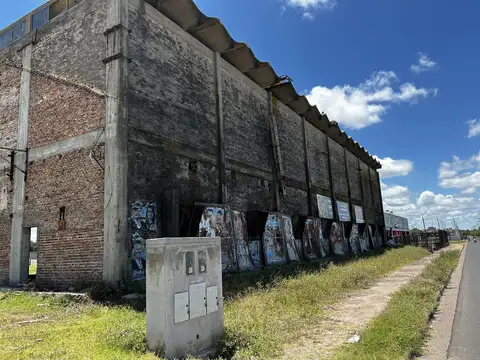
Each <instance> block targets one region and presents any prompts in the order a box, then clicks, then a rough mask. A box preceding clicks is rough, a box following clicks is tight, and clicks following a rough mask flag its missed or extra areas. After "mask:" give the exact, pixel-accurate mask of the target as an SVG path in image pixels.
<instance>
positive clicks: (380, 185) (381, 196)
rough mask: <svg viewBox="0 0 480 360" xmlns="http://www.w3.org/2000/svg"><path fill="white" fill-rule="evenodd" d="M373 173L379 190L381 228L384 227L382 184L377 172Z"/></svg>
mask: <svg viewBox="0 0 480 360" xmlns="http://www.w3.org/2000/svg"><path fill="white" fill-rule="evenodd" d="M375 172H376V174H377V182H378V187H379V189H378V190H380V207H381V209H382V225H383V227H385V211H384V210H383V195H382V184H381V183H380V174H379V173H378V171H377V170H376V171H375Z"/></svg>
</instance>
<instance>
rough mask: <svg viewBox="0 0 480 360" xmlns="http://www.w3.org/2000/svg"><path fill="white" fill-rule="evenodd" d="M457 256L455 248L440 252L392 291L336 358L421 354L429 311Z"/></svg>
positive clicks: (339, 359) (393, 356) (448, 276)
mask: <svg viewBox="0 0 480 360" xmlns="http://www.w3.org/2000/svg"><path fill="white" fill-rule="evenodd" d="M459 257H460V251H458V250H455V251H448V252H443V253H442V254H441V255H440V257H439V258H437V259H436V260H435V261H433V262H432V263H430V264H429V265H428V266H427V267H426V268H425V270H424V271H423V273H422V274H421V275H420V276H419V277H418V278H416V279H414V280H413V281H412V282H410V283H409V284H408V285H406V286H405V287H404V288H402V289H401V290H400V291H398V292H397V293H395V294H394V295H393V296H392V299H391V300H390V302H389V304H388V306H387V309H386V310H385V311H384V312H383V313H382V314H381V315H379V316H378V317H377V318H375V319H374V320H373V322H372V323H371V324H370V326H369V327H368V328H367V329H366V330H365V331H363V332H362V333H361V334H360V339H361V340H360V342H359V343H357V344H353V345H345V346H344V347H343V348H342V349H341V350H340V352H339V354H338V355H337V356H336V357H335V360H349V359H355V360H362V359H378V360H382V359H385V360H387V359H388V360H396V359H399V360H400V359H402V360H403V359H406V358H407V357H408V356H409V355H415V356H419V355H421V352H422V348H423V346H424V341H425V338H426V337H427V335H428V329H429V320H430V314H431V313H432V312H433V311H434V310H435V309H436V307H437V306H438V294H439V292H440V291H441V290H442V289H443V288H444V287H445V286H446V285H447V283H448V281H449V278H450V275H451V273H452V271H453V270H454V269H455V268H456V266H457V264H458V259H459Z"/></svg>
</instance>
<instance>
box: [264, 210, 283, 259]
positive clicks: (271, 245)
mask: <svg viewBox="0 0 480 360" xmlns="http://www.w3.org/2000/svg"><path fill="white" fill-rule="evenodd" d="M263 250H264V252H265V261H266V263H267V265H272V264H283V263H284V262H285V261H286V257H285V245H284V243H283V238H282V235H281V231H280V222H279V221H278V215H277V214H268V218H267V222H266V224H265V230H264V233H263Z"/></svg>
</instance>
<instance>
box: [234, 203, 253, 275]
mask: <svg viewBox="0 0 480 360" xmlns="http://www.w3.org/2000/svg"><path fill="white" fill-rule="evenodd" d="M232 216H233V238H234V243H235V247H236V250H237V263H238V268H239V270H253V269H254V264H253V260H252V256H251V255H250V248H249V246H248V243H247V241H246V239H247V220H246V216H245V213H243V212H240V211H237V210H234V211H232Z"/></svg>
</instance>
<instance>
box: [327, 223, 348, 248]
mask: <svg viewBox="0 0 480 360" xmlns="http://www.w3.org/2000/svg"><path fill="white" fill-rule="evenodd" d="M330 242H331V243H332V247H333V252H334V254H335V255H340V256H343V255H345V254H346V252H347V243H346V241H345V233H344V229H343V223H341V222H337V221H335V222H334V223H333V224H332V228H331V231H330Z"/></svg>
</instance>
